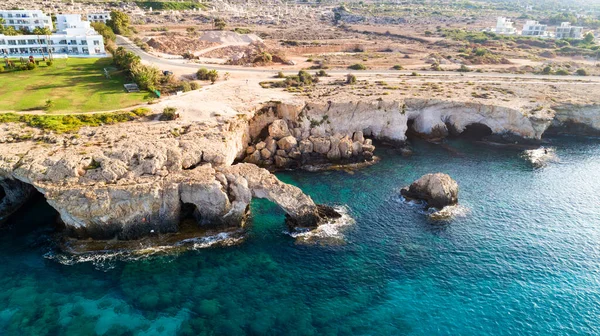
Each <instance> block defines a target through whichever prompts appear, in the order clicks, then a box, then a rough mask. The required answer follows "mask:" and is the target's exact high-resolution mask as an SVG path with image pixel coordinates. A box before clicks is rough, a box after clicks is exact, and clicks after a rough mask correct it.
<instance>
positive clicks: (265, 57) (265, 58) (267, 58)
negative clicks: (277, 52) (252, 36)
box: [253, 51, 273, 63]
mask: <svg viewBox="0 0 600 336" xmlns="http://www.w3.org/2000/svg"><path fill="white" fill-rule="evenodd" d="M271 61H273V56H272V55H271V54H269V53H268V52H264V51H263V52H261V53H260V54H259V55H258V56H256V58H254V62H253V63H271Z"/></svg>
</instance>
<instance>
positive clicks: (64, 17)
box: [56, 14, 89, 32]
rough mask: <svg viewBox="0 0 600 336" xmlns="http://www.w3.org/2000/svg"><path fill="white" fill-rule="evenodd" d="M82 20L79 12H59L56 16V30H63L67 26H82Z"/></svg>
mask: <svg viewBox="0 0 600 336" xmlns="http://www.w3.org/2000/svg"><path fill="white" fill-rule="evenodd" d="M83 22H84V21H81V15H79V14H59V15H57V16H56V31H58V32H63V31H65V30H67V28H78V27H82V23H83ZM88 26H89V25H88Z"/></svg>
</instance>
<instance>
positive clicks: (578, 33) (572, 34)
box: [556, 22, 583, 39]
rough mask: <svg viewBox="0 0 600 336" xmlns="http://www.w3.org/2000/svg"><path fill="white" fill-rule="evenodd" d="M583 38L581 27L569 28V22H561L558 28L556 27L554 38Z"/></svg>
mask: <svg viewBox="0 0 600 336" xmlns="http://www.w3.org/2000/svg"><path fill="white" fill-rule="evenodd" d="M582 36H583V27H575V26H571V23H569V22H562V23H561V24H560V27H556V38H557V39H565V38H576V39H579V38H581V37H582Z"/></svg>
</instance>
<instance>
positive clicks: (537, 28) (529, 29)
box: [521, 21, 548, 36]
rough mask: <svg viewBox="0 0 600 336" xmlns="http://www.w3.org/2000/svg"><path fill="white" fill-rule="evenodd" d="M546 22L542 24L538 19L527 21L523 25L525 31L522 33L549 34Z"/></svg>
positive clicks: (528, 34) (526, 34)
mask: <svg viewBox="0 0 600 336" xmlns="http://www.w3.org/2000/svg"><path fill="white" fill-rule="evenodd" d="M547 27H548V26H546V25H545V24H540V23H539V22H537V21H527V22H525V25H523V31H522V32H521V35H523V36H548V34H547V32H546V28H547Z"/></svg>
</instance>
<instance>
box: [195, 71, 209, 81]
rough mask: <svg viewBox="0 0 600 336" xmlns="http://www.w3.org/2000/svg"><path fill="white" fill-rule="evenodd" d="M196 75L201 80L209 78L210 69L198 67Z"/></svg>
mask: <svg viewBox="0 0 600 336" xmlns="http://www.w3.org/2000/svg"><path fill="white" fill-rule="evenodd" d="M196 77H197V78H198V79H199V80H208V69H206V68H200V69H198V72H196Z"/></svg>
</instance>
